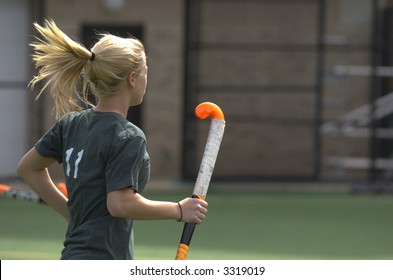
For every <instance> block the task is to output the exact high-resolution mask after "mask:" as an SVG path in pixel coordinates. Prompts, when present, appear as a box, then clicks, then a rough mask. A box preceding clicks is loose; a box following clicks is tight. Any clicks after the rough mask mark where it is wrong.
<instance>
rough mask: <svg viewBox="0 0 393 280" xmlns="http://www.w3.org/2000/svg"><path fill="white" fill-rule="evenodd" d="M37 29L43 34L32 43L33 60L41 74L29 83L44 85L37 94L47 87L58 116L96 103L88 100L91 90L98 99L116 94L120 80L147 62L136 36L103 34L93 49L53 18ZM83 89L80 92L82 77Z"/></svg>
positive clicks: (31, 86)
mask: <svg viewBox="0 0 393 280" xmlns="http://www.w3.org/2000/svg"><path fill="white" fill-rule="evenodd" d="M34 26H35V28H36V29H37V31H38V32H39V34H40V35H41V36H42V39H40V38H37V37H36V39H37V42H34V43H32V44H31V46H32V47H33V49H34V51H35V52H34V54H33V61H34V62H35V64H36V68H37V69H38V75H37V76H36V77H34V78H33V79H32V80H31V82H30V83H29V86H30V88H34V86H35V85H36V84H37V83H38V82H41V81H42V82H43V86H42V88H41V90H40V91H39V93H38V96H37V98H38V97H40V95H41V94H42V93H43V92H44V91H45V90H46V89H48V90H49V91H50V94H51V95H52V97H53V99H54V103H55V112H56V119H59V118H60V117H61V116H62V115H64V114H67V113H69V112H71V111H80V110H82V109H83V108H84V107H86V106H93V105H92V104H91V103H90V102H89V100H88V90H90V92H91V93H92V94H93V95H95V96H96V97H97V98H98V99H99V98H100V97H101V96H104V95H113V94H116V93H117V91H118V90H119V88H120V82H121V81H122V80H124V79H125V78H126V77H127V75H128V74H129V73H130V72H132V71H134V72H135V73H137V74H139V73H140V71H141V69H143V66H145V64H146V55H145V50H144V46H143V44H142V43H141V42H140V41H139V40H137V39H135V38H120V37H117V36H114V35H110V34H102V35H100V40H99V41H98V42H97V43H96V44H95V45H94V47H93V48H92V51H89V50H87V49H86V48H85V47H83V46H82V45H80V44H78V43H76V42H74V41H73V40H71V39H70V38H69V37H68V36H67V35H66V34H64V33H63V32H62V31H61V30H60V29H59V28H58V27H57V26H56V24H55V23H54V22H53V21H52V20H45V22H44V26H40V25H38V24H37V23H35V24H34ZM81 77H82V78H83V81H82V85H83V87H82V92H78V91H77V87H78V85H79V84H78V83H79V81H80V78H81Z"/></svg>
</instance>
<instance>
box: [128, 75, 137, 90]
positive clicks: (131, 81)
mask: <svg viewBox="0 0 393 280" xmlns="http://www.w3.org/2000/svg"><path fill="white" fill-rule="evenodd" d="M135 79H136V74H135V72H134V71H132V72H131V73H130V74H128V77H127V82H128V85H129V86H131V87H134V86H135Z"/></svg>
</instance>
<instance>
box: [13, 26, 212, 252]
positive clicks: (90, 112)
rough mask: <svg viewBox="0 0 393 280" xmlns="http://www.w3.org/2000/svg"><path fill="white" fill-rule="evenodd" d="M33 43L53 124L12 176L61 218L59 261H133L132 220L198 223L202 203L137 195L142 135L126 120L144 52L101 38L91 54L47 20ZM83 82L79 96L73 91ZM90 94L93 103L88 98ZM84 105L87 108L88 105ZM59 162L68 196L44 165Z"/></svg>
mask: <svg viewBox="0 0 393 280" xmlns="http://www.w3.org/2000/svg"><path fill="white" fill-rule="evenodd" d="M35 28H36V29H37V31H38V32H39V34H40V35H41V36H42V38H37V42H35V43H33V44H32V47H33V48H34V50H35V53H34V55H33V60H34V61H35V63H36V67H37V68H38V69H39V71H38V76H36V77H34V79H33V80H32V81H31V82H30V86H31V87H33V86H34V85H35V84H37V83H38V82H42V83H43V87H42V90H41V91H40V92H39V95H38V96H40V95H41V94H42V93H43V91H44V90H45V89H47V90H48V91H49V92H50V94H51V96H52V97H53V99H54V104H55V112H56V118H57V119H58V122H57V123H56V124H55V125H54V126H53V127H52V128H51V129H50V130H49V131H48V132H47V133H46V134H45V135H44V136H43V137H42V138H41V139H40V140H39V141H38V142H37V143H36V144H35V146H34V147H33V148H32V149H31V150H30V151H29V152H27V154H26V155H25V156H24V157H23V158H22V160H21V161H20V163H19V165H18V168H17V171H18V174H19V175H20V176H21V177H22V178H23V179H24V180H25V181H26V182H27V184H28V185H30V187H31V188H32V189H33V190H34V191H35V192H36V193H37V194H38V195H39V196H40V197H41V198H42V199H43V200H44V201H45V202H46V203H47V204H48V205H50V206H51V207H53V208H54V209H55V210H56V211H57V212H59V213H60V214H61V215H62V216H63V217H64V218H65V219H66V220H67V221H68V223H69V224H68V228H67V232H66V237H65V241H64V249H63V250H62V253H61V259H132V258H133V234H132V229H133V220H152V219H173V220H178V221H184V222H194V223H197V224H198V223H201V222H202V221H203V219H204V218H205V215H206V213H207V203H206V202H205V201H202V200H199V199H192V198H185V199H183V200H181V201H180V202H177V203H175V202H164V201H152V200H148V199H146V198H144V197H143V196H142V195H141V194H140V193H141V192H142V190H143V188H144V187H145V185H146V183H147V181H148V180H149V175H150V160H149V155H148V153H147V151H146V138H145V135H144V133H143V132H142V131H141V130H140V129H139V128H138V127H136V126H135V125H133V124H132V123H130V122H129V121H127V120H126V115H127V110H128V108H129V107H130V106H135V105H139V104H140V103H141V102H142V100H143V96H144V94H145V90H146V85H147V64H146V55H145V51H144V47H143V45H142V43H141V42H140V41H138V40H136V39H130V38H129V39H125V38H119V37H117V36H113V35H109V34H107V35H101V38H100V40H99V41H98V42H97V43H96V44H95V45H94V47H93V48H92V49H91V51H89V50H87V49H86V48H84V47H83V46H81V45H80V44H78V43H76V42H74V41H73V40H71V39H70V38H69V37H68V36H67V35H65V34H64V33H63V32H62V31H61V30H59V28H58V27H57V26H56V25H55V23H54V22H53V21H49V20H46V21H45V23H44V25H43V26H40V25H38V24H35ZM81 78H82V81H83V83H82V84H83V92H82V93H77V87H78V83H79V81H80V80H81ZM88 90H90V92H91V93H93V94H94V96H95V97H96V99H97V105H96V106H92V104H90V102H89V101H88V94H87V92H88ZM86 105H88V106H89V107H90V109H82V107H85V108H86ZM55 161H58V162H59V163H62V164H63V169H64V173H65V176H66V185H67V191H68V199H67V198H66V197H65V196H64V195H63V194H62V193H61V192H60V191H58V189H57V188H56V186H55V185H54V183H53V181H52V179H51V177H50V175H49V173H48V170H47V167H48V166H50V165H51V164H52V163H54V162H55Z"/></svg>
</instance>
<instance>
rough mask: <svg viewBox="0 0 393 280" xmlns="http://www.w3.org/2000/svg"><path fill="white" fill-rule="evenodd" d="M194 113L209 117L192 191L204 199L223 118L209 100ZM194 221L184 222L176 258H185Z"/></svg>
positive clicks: (220, 135)
mask: <svg viewBox="0 0 393 280" xmlns="http://www.w3.org/2000/svg"><path fill="white" fill-rule="evenodd" d="M195 115H196V116H197V117H198V118H200V119H202V120H203V119H206V118H207V117H210V118H211V123H210V129H209V135H208V137H207V141H206V145H205V151H204V152H203V157H202V161H201V165H200V168H199V172H198V177H197V179H196V182H195V186H194V190H193V193H192V197H193V198H199V199H203V200H205V198H206V194H207V190H208V188H209V184H210V179H211V177H212V174H213V169H214V165H215V163H216V159H217V154H218V150H219V149H220V144H221V141H222V137H223V135H224V128H225V119H224V114H223V112H222V111H221V109H220V107H218V106H217V105H216V104H214V103H211V102H204V103H201V104H199V105H198V106H197V107H196V108H195ZM195 225H196V224H195V223H185V224H184V228H183V233H182V236H181V239H180V244H179V246H178V248H177V253H176V260H185V259H186V257H187V253H188V250H189V246H190V242H191V238H192V235H193V233H194V230H195Z"/></svg>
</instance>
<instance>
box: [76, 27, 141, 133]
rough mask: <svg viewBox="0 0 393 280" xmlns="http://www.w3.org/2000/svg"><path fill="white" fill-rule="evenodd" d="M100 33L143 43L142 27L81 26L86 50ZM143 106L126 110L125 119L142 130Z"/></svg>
mask: <svg viewBox="0 0 393 280" xmlns="http://www.w3.org/2000/svg"><path fill="white" fill-rule="evenodd" d="M100 33H110V34H113V35H116V36H119V37H124V38H128V37H135V38H137V39H139V40H141V41H142V42H143V27H142V26H140V25H132V26H125V25H103V24H86V25H83V26H82V39H83V40H82V42H83V45H84V46H86V47H87V48H89V49H90V48H91V47H92V46H93V45H94V44H95V43H96V42H97V35H98V34H100ZM142 110H143V105H142V104H141V105H138V106H134V107H131V108H130V109H129V110H128V114H127V119H128V120H129V121H130V122H132V123H133V124H135V125H137V126H138V127H140V128H142V126H143V124H142Z"/></svg>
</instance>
